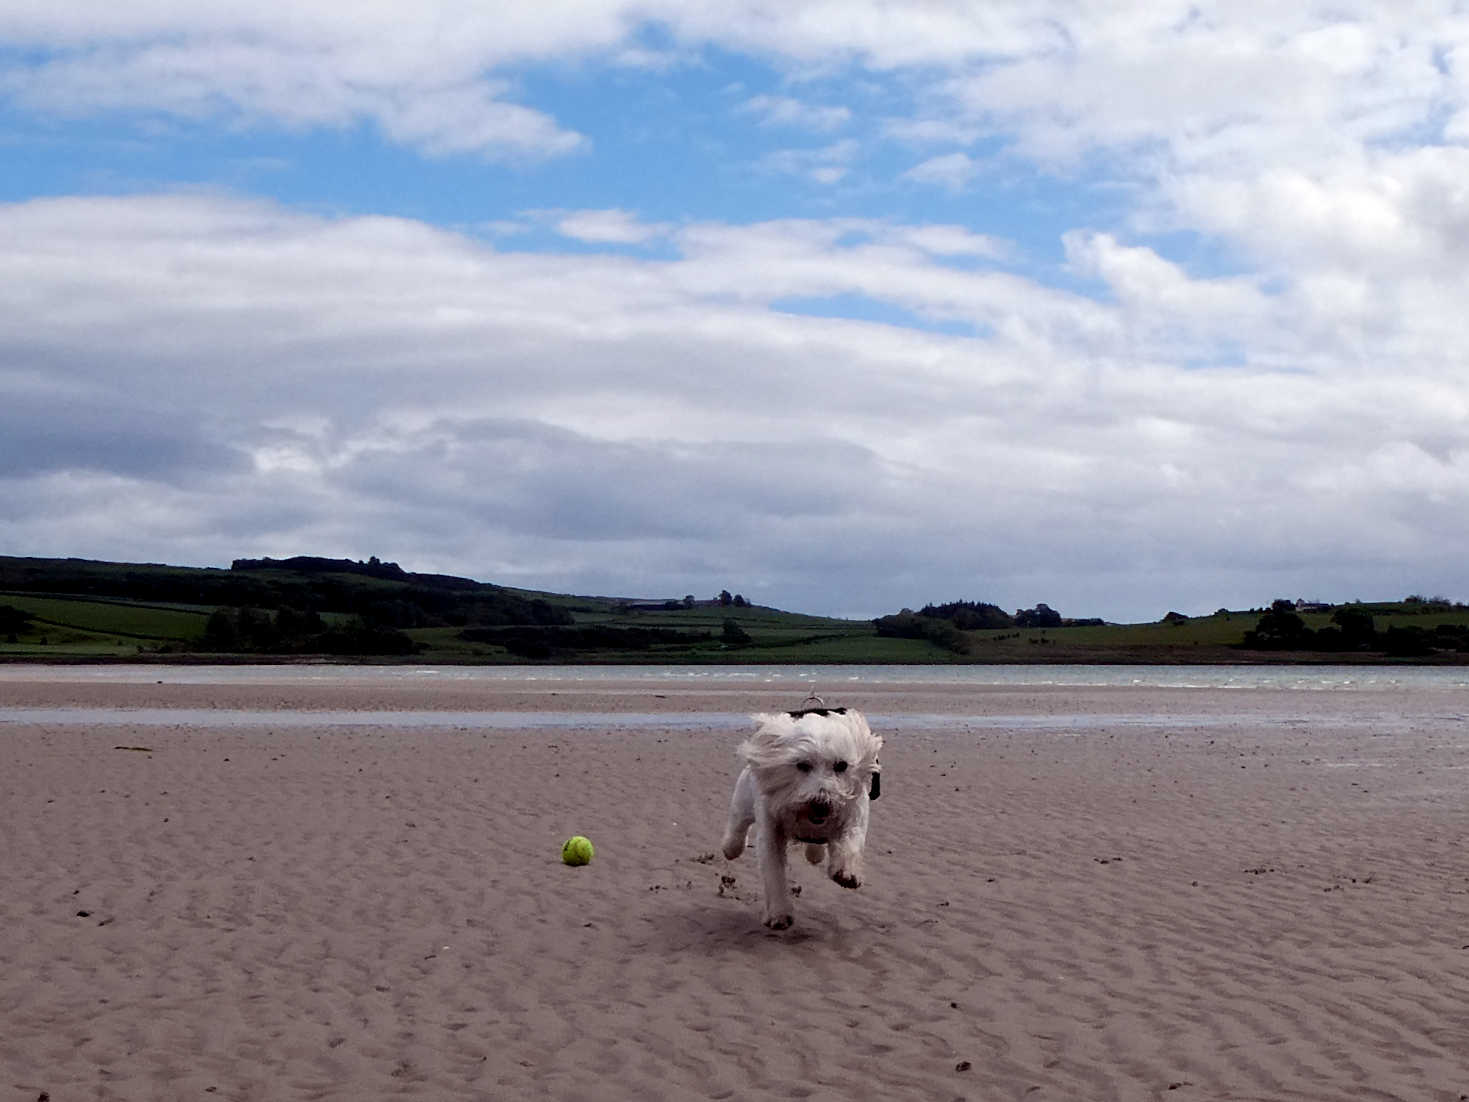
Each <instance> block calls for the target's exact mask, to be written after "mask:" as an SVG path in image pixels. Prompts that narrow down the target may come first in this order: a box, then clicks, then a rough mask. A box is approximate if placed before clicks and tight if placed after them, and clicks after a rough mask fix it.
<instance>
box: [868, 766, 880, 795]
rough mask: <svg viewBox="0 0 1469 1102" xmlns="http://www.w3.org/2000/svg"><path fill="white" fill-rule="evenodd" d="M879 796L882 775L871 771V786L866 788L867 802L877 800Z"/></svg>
mask: <svg viewBox="0 0 1469 1102" xmlns="http://www.w3.org/2000/svg"><path fill="white" fill-rule="evenodd" d="M881 795H882V774H881V773H880V772H877V771H876V770H874V771H873V774H872V784H871V785H869V786H868V788H867V798H868V799H869V800H875V799H877V798H878V797H879V796H881Z"/></svg>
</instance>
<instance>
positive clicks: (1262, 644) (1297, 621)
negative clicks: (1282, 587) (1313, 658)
mask: <svg viewBox="0 0 1469 1102" xmlns="http://www.w3.org/2000/svg"><path fill="white" fill-rule="evenodd" d="M1312 636H1313V633H1312V631H1311V629H1310V628H1308V627H1307V626H1306V621H1304V620H1302V619H1301V618H1300V616H1299V615H1297V613H1296V606H1295V604H1294V602H1292V601H1287V600H1285V599H1284V598H1281V599H1278V600H1276V601H1274V602H1272V603H1271V605H1270V611H1269V612H1267V613H1265V615H1263V616H1261V617H1260V619H1259V621H1258V622H1256V624H1255V630H1254V631H1247V632H1245V639H1244V645H1245V646H1247V647H1250V648H1252V649H1254V650H1309V649H1310V648H1311V644H1312Z"/></svg>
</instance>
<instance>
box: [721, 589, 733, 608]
mask: <svg viewBox="0 0 1469 1102" xmlns="http://www.w3.org/2000/svg"><path fill="white" fill-rule="evenodd" d="M719 603H720V605H722V606H723V607H724V608H728V607H729V606H730V605H732V604H734V598H733V597H731V596H730V595H729V590H727V589H721V590H720V591H719Z"/></svg>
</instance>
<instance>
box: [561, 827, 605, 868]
mask: <svg viewBox="0 0 1469 1102" xmlns="http://www.w3.org/2000/svg"><path fill="white" fill-rule="evenodd" d="M596 853H597V851H596V850H595V849H593V848H592V840H591V839H590V838H585V837H583V836H582V835H580V834H573V835H572V836H571V837H570V838H568V839H566V842H565V844H564V845H562V847H561V860H563V861H565V862H566V863H567V864H568V865H585V864H586V863H587V862H588V861H590V860H591V859H592V858H593V857H594V856H596Z"/></svg>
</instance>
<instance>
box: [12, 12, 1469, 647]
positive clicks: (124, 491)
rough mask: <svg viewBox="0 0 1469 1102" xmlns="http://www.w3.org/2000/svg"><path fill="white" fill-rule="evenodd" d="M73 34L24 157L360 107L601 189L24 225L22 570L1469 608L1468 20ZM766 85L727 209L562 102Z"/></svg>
mask: <svg viewBox="0 0 1469 1102" xmlns="http://www.w3.org/2000/svg"><path fill="white" fill-rule="evenodd" d="M64 8H65V10H61V9H55V6H52V8H48V9H45V10H42V9H40V8H34V7H15V6H12V7H10V8H7V9H6V10H4V11H0V37H3V38H4V40H6V41H9V42H12V43H14V44H15V48H13V49H12V50H10V51H8V52H7V53H4V54H0V95H3V96H4V97H5V103H6V110H7V111H8V112H9V114H8V116H7V117H9V118H11V119H12V120H16V121H15V123H14V125H15V126H16V127H18V128H19V129H20V130H22V131H23V130H24V129H25V127H26V126H27V125H33V124H35V123H36V122H37V120H41V121H44V122H46V123H47V124H48V125H54V126H63V125H69V124H71V123H75V122H76V121H77V120H97V119H104V118H105V119H110V120H113V121H114V122H115V123H116V124H117V125H118V126H120V127H123V128H125V129H126V128H141V127H143V126H144V124H145V123H147V124H148V125H149V126H156V125H157V123H158V120H159V119H166V120H168V122H169V125H170V126H171V127H174V128H177V129H175V130H173V131H172V132H171V133H172V134H173V135H174V136H173V137H172V138H171V139H170V140H171V141H175V142H179V143H185V144H187V143H188V142H191V141H197V140H199V138H198V134H199V133H201V132H203V131H205V130H208V131H209V132H211V133H214V134H220V133H224V134H228V133H233V132H236V131H240V130H243V131H248V132H249V133H251V134H253V135H254V136H255V139H254V140H256V141H259V140H261V139H260V135H262V134H265V135H270V134H277V133H278V134H281V135H285V136H287V137H292V138H293V140H294V139H299V137H300V135H301V134H303V133H304V134H311V133H315V132H330V131H334V130H340V129H341V128H351V127H360V126H364V125H365V126H368V127H370V128H371V129H372V131H373V132H374V133H375V134H377V135H378V138H379V140H380V141H381V142H382V143H384V144H385V145H387V146H392V147H395V148H400V149H402V150H403V151H405V153H406V154H408V155H409V156H412V157H415V158H421V160H422V164H423V165H424V166H425V167H424V169H423V171H424V172H425V174H428V173H431V172H432V171H434V166H435V165H440V164H442V163H443V162H444V161H445V160H446V159H447V160H449V161H455V160H468V161H471V162H474V163H477V164H485V165H490V166H502V167H491V168H489V169H487V170H486V171H490V172H495V173H512V174H520V176H519V178H520V179H530V180H535V179H538V178H539V177H537V176H536V175H535V174H536V173H553V174H554V173H559V172H563V171H569V172H570V173H571V175H573V176H577V177H578V178H579V179H578V188H579V189H580V190H573V189H572V188H571V187H570V185H566V189H565V194H564V195H550V196H548V199H549V201H547V202H538V203H519V204H510V205H507V206H505V207H504V208H503V209H495V210H493V211H491V214H492V218H488V219H483V218H482V219H478V220H476V219H470V218H465V219H459V220H450V219H440V218H427V217H425V218H415V217H404V216H401V215H388V214H363V213H361V212H350V213H349V212H343V211H337V210H333V209H331V206H332V205H331V202H330V193H326V194H323V195H320V196H312V197H309V198H306V197H303V198H302V199H301V200H300V201H293V200H291V199H290V198H283V197H279V196H277V197H275V198H264V197H258V196H251V195H249V194H241V193H239V192H238V190H233V189H220V188H214V189H211V188H205V189H202V190H201V189H200V188H198V187H197V186H194V185H196V184H197V180H196V181H191V182H190V184H191V186H189V187H187V188H183V187H169V186H158V187H152V188H145V189H142V190H141V192H140V191H139V190H138V189H132V190H131V192H130V193H112V194H108V193H105V189H103V190H104V193H102V194H65V193H61V194H57V193H52V194H48V195H44V196H43V195H39V194H37V195H17V196H14V197H13V199H12V201H10V202H8V203H5V204H4V205H0V395H3V397H4V401H3V403H0V498H3V500H4V502H5V504H4V505H3V506H0V519H3V522H4V523H3V525H0V552H8V553H16V554H50V553H69V554H82V555H94V556H97V557H109V558H143V559H153V560H163V561H174V562H207V563H219V562H223V561H227V560H228V559H230V558H233V557H236V556H239V555H281V554H291V553H298V552H305V553H314V554H345V555H352V556H353V557H361V556H364V555H367V554H377V555H380V556H382V557H384V558H391V559H396V560H398V561H401V562H402V563H403V564H404V565H405V566H406V567H409V568H413V569H425V570H444V571H450V572H456V573H467V574H471V575H473V576H476V577H481V578H485V579H488V580H497V581H502V582H507V583H511V584H521V585H527V586H543V587H546V588H556V589H567V590H575V591H580V592H617V593H640V594H648V595H681V594H682V593H685V592H695V593H701V594H702V593H705V592H714V591H717V590H718V589H719V588H724V587H729V588H731V589H732V590H733V589H739V590H740V591H742V592H744V593H745V594H746V595H748V596H750V597H751V598H752V599H754V600H758V601H762V602H769V603H774V604H783V605H786V606H788V607H797V608H802V609H806V610H811V611H825V612H833V613H838V614H850V615H871V614H876V613H881V612H886V611H891V610H893V609H896V608H897V607H900V606H902V605H905V604H906V605H917V604H921V603H923V602H925V601H928V600H943V599H952V598H956V597H972V598H976V599H985V600H994V601H996V602H998V603H1001V604H1004V605H1007V606H1010V607H1019V606H1021V605H1029V604H1034V603H1035V602H1036V601H1042V600H1043V601H1047V602H1049V603H1051V604H1052V605H1053V606H1055V607H1058V608H1060V609H1062V611H1063V612H1066V613H1067V614H1073V615H1103V616H1108V617H1112V618H1120V619H1155V618H1157V617H1158V616H1161V615H1162V613H1163V612H1165V611H1167V610H1168V609H1169V608H1178V609H1180V610H1181V611H1186V612H1208V611H1212V609H1213V608H1214V607H1215V606H1217V605H1220V604H1226V605H1233V606H1236V607H1238V606H1250V605H1258V604H1262V603H1266V602H1268V601H1269V600H1270V599H1271V598H1272V597H1275V596H1281V595H1288V596H1323V597H1328V598H1333V599H1350V598H1352V597H1356V596H1364V597H1372V596H1394V595H1401V594H1403V593H1407V592H1410V591H1421V592H1435V593H1436V592H1445V593H1448V594H1449V595H1451V596H1457V597H1460V598H1463V597H1464V596H1465V593H1466V590H1469V585H1466V582H1469V578H1466V571H1465V568H1464V567H1463V566H1462V563H1461V559H1462V556H1461V555H1460V554H1459V553H1458V552H1459V549H1461V548H1462V546H1463V545H1464V542H1465V537H1466V536H1469V522H1466V521H1465V520H1464V519H1463V518H1465V517H1466V516H1469V509H1466V506H1469V500H1466V498H1469V374H1466V372H1465V370H1464V367H1463V365H1464V363H1465V362H1469V336H1466V335H1465V332H1464V330H1463V326H1462V324H1461V321H1460V318H1461V314H1462V307H1461V305H1460V304H1461V303H1462V302H1463V301H1465V297H1466V293H1469V286H1466V283H1469V274H1466V271H1465V268H1464V265H1463V263H1462V257H1463V256H1464V254H1465V246H1466V244H1469V186H1466V185H1465V184H1464V183H1463V181H1464V180H1469V145H1466V144H1465V143H1466V141H1469V121H1466V120H1469V107H1466V104H1469V94H1466V91H1469V85H1466V82H1469V78H1466V62H1465V58H1466V57H1469V53H1466V52H1465V45H1464V43H1465V41H1466V39H1469V21H1466V20H1465V19H1464V18H1463V17H1462V16H1459V15H1456V14H1455V12H1454V10H1453V6H1452V5H1449V4H1444V5H1442V6H1441V7H1435V6H1434V5H1432V4H1429V5H1415V6H1413V7H1412V10H1411V11H1409V10H1408V9H1407V8H1404V9H1403V10H1402V12H1401V13H1399V12H1398V9H1390V10H1385V9H1383V8H1382V6H1380V5H1369V4H1362V5H1357V6H1354V5H1351V4H1346V5H1333V6H1332V7H1331V8H1330V9H1329V10H1327V9H1321V10H1319V11H1318V10H1317V9H1315V8H1313V7H1310V6H1307V7H1305V8H1299V9H1282V8H1281V7H1280V6H1279V5H1275V6H1268V5H1238V4H1232V5H1189V4H1179V5H1167V4H1163V5H1157V4H1150V5H1135V6H1129V5H1109V6H1107V8H1106V9H1105V12H1099V13H1088V12H1082V13H1078V12H1077V11H1076V9H1075V8H1074V7H1073V6H1070V5H1060V4H1057V5H1045V4H1042V5H1034V4H1027V5H1020V4H1016V5H1003V4H1001V5H987V6H986V8H985V14H983V15H977V14H968V9H965V8H961V7H959V6H951V5H945V4H935V5H910V6H905V7H903V8H902V9H897V8H894V7H892V6H890V5H885V4H877V3H873V4H861V3H842V4H840V5H836V4H819V3H810V4H790V5H773V6H772V5H763V4H735V5H720V6H713V5H709V6H705V5H689V4H679V5H671V4H669V5H661V4H656V3H644V4H616V3H603V4H577V5H558V4H549V5H539V6H537V8H536V9H535V11H533V12H532V11H529V10H528V11H526V12H523V13H516V14H513V15H494V14H487V13H486V11H485V10H484V9H482V7H480V6H472V5H459V4H448V3H444V4H440V5H430V6H428V7H426V8H424V9H423V10H422V11H419V12H415V13H414V14H413V15H412V16H409V15H405V14H403V13H400V12H399V11H398V9H397V8H395V7H393V6H385V7H372V6H369V7H368V8H366V9H363V8H361V7H360V6H356V7H353V8H350V9H349V8H347V7H345V6H337V5H332V4H317V5H309V4H308V5H299V4H297V5H290V6H285V5H272V4H260V5H254V6H253V7H252V9H251V10H250V11H249V12H243V13H234V14H231V15H229V16H225V15H222V14H220V13H216V12H210V11H208V10H205V9H199V8H197V7H195V6H184V5H177V6H175V5H172V4H168V3H154V4H143V5H135V6H129V7H128V8H127V10H118V9H116V8H115V7H104V6H101V5H97V6H96V7H95V10H92V6H91V5H88V4H77V5H65V6H64ZM53 9H55V10H53ZM728 57H740V58H743V59H745V64H746V65H747V68H748V71H747V72H745V73H744V75H743V76H742V78H741V80H740V82H739V84H738V86H737V87H736V86H731V85H729V84H728V82H724V83H723V84H720V86H718V87H715V86H713V84H711V86H710V87H709V88H708V89H707V96H706V98H704V99H702V100H700V101H699V102H698V104H697V105H696V106H697V109H698V113H699V117H700V118H701V119H703V120H704V121H703V122H702V124H701V128H700V129H696V130H695V131H694V132H693V133H691V134H690V135H689V137H688V140H689V142H690V143H691V145H692V147H693V148H696V149H703V150H715V151H717V156H718V159H719V160H720V162H721V163H722V164H724V165H725V166H726V167H730V168H732V169H733V170H734V171H735V172H736V175H737V176H738V185H739V186H738V187H734V186H731V187H730V188H728V189H726V191H725V192H724V193H721V194H718V195H711V194H708V193H704V192H702V191H700V190H698V189H696V188H695V187H694V186H693V185H692V183H691V184H689V185H688V187H687V190H686V191H684V192H682V193H679V192H677V191H676V190H675V191H674V194H673V197H672V198H669V197H668V195H667V194H666V193H667V192H668V191H669V189H674V188H676V185H677V183H678V181H677V180H676V179H674V178H672V177H666V178H658V179H654V178H653V177H650V178H649V183H648V185H647V188H648V190H647V191H646V193H645V194H646V196H647V200H646V205H645V203H644V202H641V201H639V195H640V192H639V191H638V189H637V188H636V187H632V188H629V187H626V186H623V183H622V177H625V175H626V173H625V170H624V171H623V172H622V173H621V174H620V175H619V174H618V173H614V172H613V171H612V170H611V164H612V161H611V160H610V158H613V157H615V156H617V155H618V154H619V152H621V151H620V150H619V149H618V148H617V147H616V146H615V141H616V139H617V135H619V134H622V133H624V132H623V131H618V130H611V129H609V130H606V131H605V132H604V131H602V130H600V129H599V125H600V124H596V122H595V118H594V117H593V116H592V115H591V114H588V113H587V111H586V110H585V107H586V104H585V101H583V100H579V99H577V98H575V97H572V98H568V97H567V95H565V94H559V93H558V94H555V95H553V94H551V93H549V92H548V91H547V90H546V88H547V84H546V81H547V80H550V79H552V76H556V75H557V74H559V76H556V79H559V80H561V81H563V82H569V84H570V86H572V87H573V88H575V87H577V86H578V85H577V84H576V82H577V81H579V80H580V81H587V80H593V79H596V80H603V79H606V80H611V81H613V83H614V84H616V83H617V82H619V81H626V82H631V86H633V87H636V88H638V89H640V90H642V94H644V97H645V98H644V100H642V101H640V102H647V99H646V95H647V93H648V91H649V90H650V89H652V90H657V89H660V88H665V87H672V86H673V83H675V82H676V81H678V80H683V81H696V80H697V79H698V78H699V76H700V74H701V73H703V72H706V71H713V70H714V69H715V68H717V63H718V59H720V58H728ZM548 73H549V74H551V76H548V75H547V74H548ZM609 74H610V75H609ZM618 74H623V75H618ZM671 74H683V75H682V76H677V77H676V76H675V75H671ZM723 80H724V78H723V76H720V78H719V81H723ZM714 83H715V84H718V83H719V82H714ZM598 87H602V85H598ZM589 120H590V121H589ZM139 132H140V133H141V130H140V131H139ZM746 132H748V134H749V135H750V138H749V142H750V144H741V143H736V142H735V139H734V137H733V135H736V134H745V133H746ZM666 148H667V149H668V150H669V151H670V152H672V150H673V147H672V146H671V145H670V146H667V147H666ZM709 155H711V156H712V154H709ZM604 158H609V160H606V161H604ZM556 165H568V166H571V167H570V168H569V169H559V168H554V167H552V166H556ZM527 174H529V175H527ZM426 178H427V177H426ZM555 179H561V177H557V176H546V177H545V180H546V181H547V183H546V188H547V190H551V182H552V181H553V180H555ZM655 185H656V188H655ZM655 190H656V192H657V194H658V195H659V196H660V198H659V200H658V201H657V202H656V203H655V202H654V201H653V199H652V196H653V194H654V192H655ZM732 196H733V197H734V198H732ZM736 198H738V199H740V200H741V203H736V202H735V199H736ZM577 199H582V200H590V201H584V202H582V203H581V204H579V205H578V204H576V203H575V202H574V201H575V200H577ZM565 200H572V202H568V201H565ZM670 211H672V212H671V213H670ZM490 222H493V223H494V228H493V232H488V233H487V232H485V231H484V229H483V225H484V224H486V223H490Z"/></svg>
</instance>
